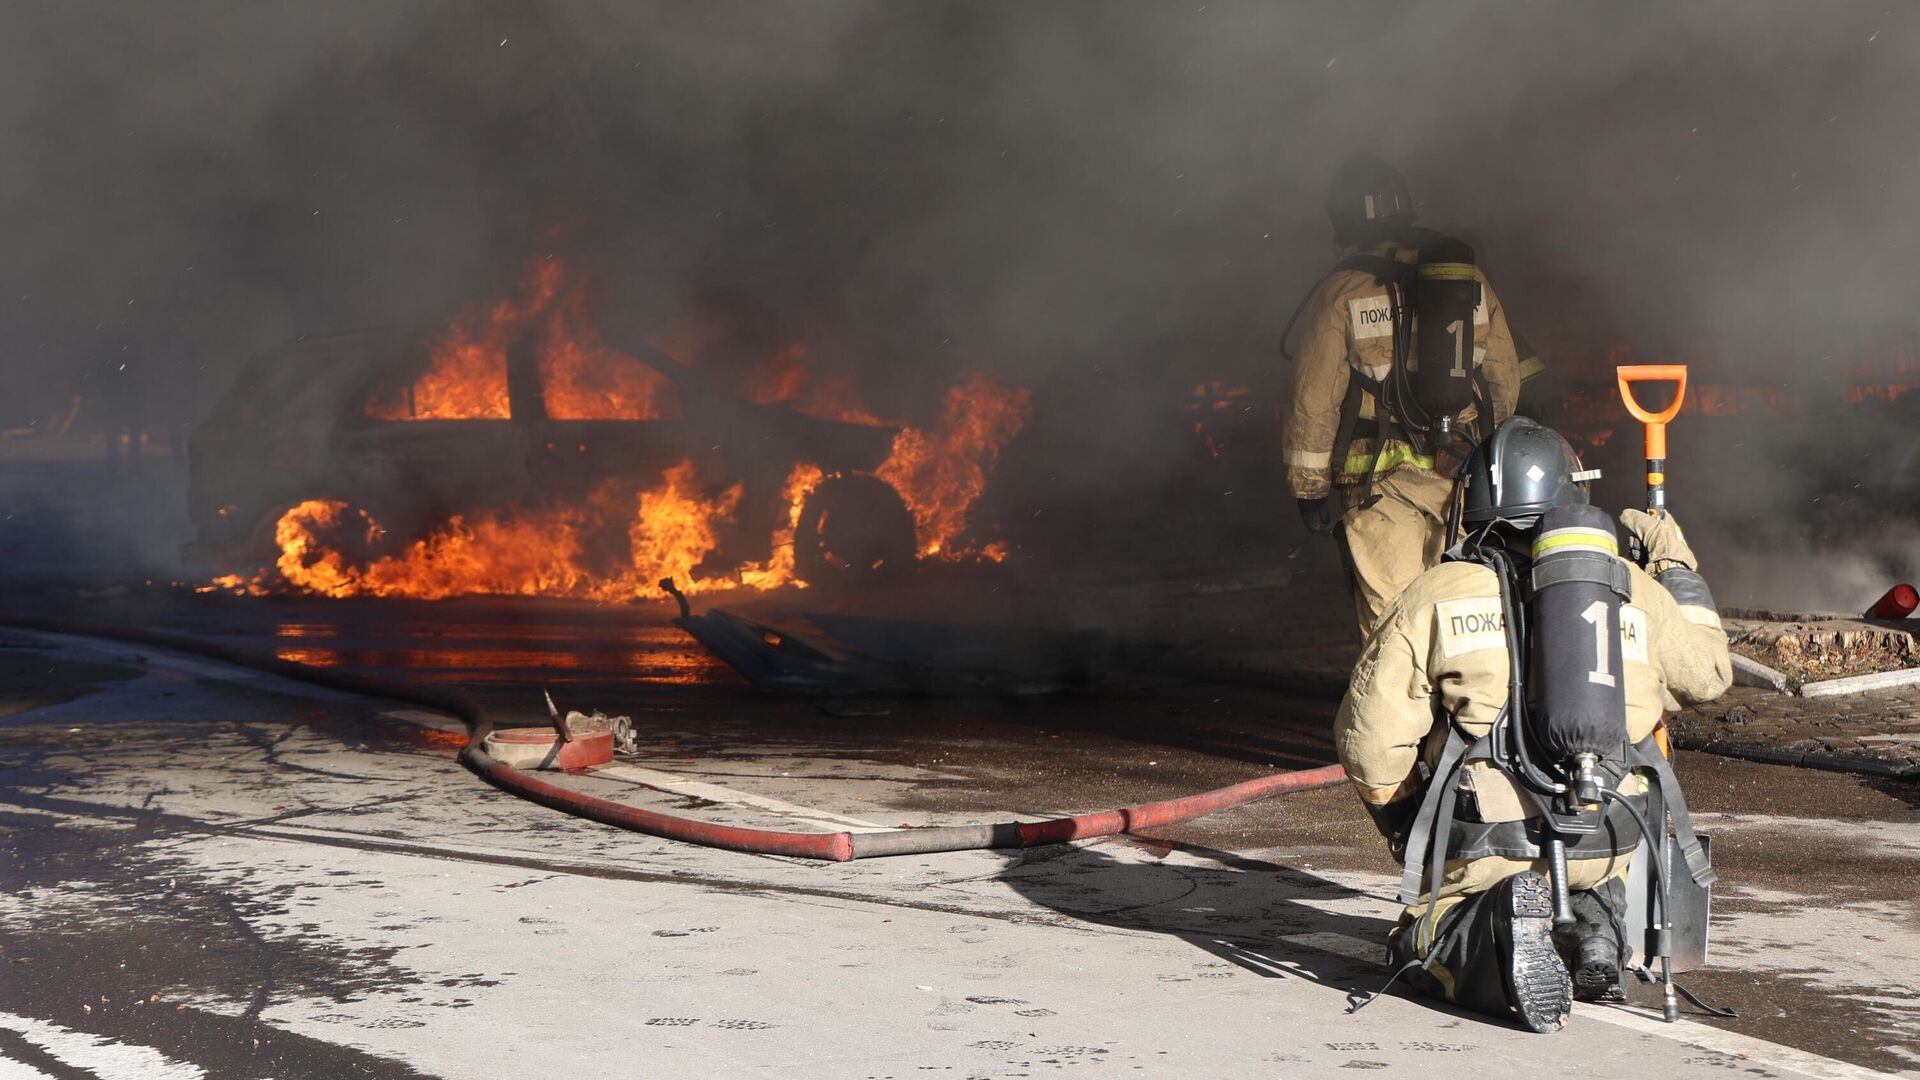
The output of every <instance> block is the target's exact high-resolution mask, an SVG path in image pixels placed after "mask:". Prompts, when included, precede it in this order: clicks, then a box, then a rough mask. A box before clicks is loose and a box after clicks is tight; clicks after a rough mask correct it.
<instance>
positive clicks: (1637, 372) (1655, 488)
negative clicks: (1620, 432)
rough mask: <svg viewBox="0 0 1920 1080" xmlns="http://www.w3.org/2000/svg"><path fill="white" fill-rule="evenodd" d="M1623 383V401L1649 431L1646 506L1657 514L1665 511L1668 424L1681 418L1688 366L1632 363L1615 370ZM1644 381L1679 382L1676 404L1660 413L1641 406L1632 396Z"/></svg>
mask: <svg viewBox="0 0 1920 1080" xmlns="http://www.w3.org/2000/svg"><path fill="white" fill-rule="evenodd" d="M1616 375H1617V377H1618V378H1619V380H1620V400H1621V401H1622V402H1623V403H1625V405H1626V406H1627V411H1628V412H1629V413H1632V414H1633V418H1634V419H1635V420H1638V421H1640V422H1641V423H1642V424H1645V425H1646V429H1647V506H1648V509H1650V510H1652V511H1653V512H1654V513H1655V514H1659V513H1660V512H1661V511H1663V510H1665V509H1666V505H1667V498H1666V483H1667V422H1668V421H1670V420H1672V419H1673V418H1674V417H1676V416H1678V415H1680V404H1681V403H1682V402H1683V401H1685V400H1686V397H1687V365H1685V364H1632V365H1628V366H1626V367H1622V368H1619V369H1617V370H1616ZM1641 382H1670V383H1677V384H1679V385H1677V386H1676V387H1675V388H1674V391H1673V401H1672V402H1671V403H1670V404H1669V405H1668V406H1667V407H1666V408H1664V409H1661V410H1660V411H1659V412H1653V411H1651V410H1649V409H1647V408H1646V407H1644V406H1642V405H1641V404H1640V403H1639V402H1638V401H1636V400H1634V397H1633V384H1634V383H1641Z"/></svg>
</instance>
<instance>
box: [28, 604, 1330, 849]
mask: <svg viewBox="0 0 1920 1080" xmlns="http://www.w3.org/2000/svg"><path fill="white" fill-rule="evenodd" d="M0 621H4V622H5V623H6V624H8V625H11V626H17V627H19V628H21V629H24V630H38V631H42V632H46V633H54V634H72V635H78V636H84V637H95V638H104V639H108V640H113V641H124V642H128V643H131V644H136V645H146V646H150V647H152V648H160V649H170V650H173V651H175V652H184V653H191V654H194V655H197V656H203V657H206V658H208V659H211V660H218V661H220V662H222V663H227V664H232V665H234V666H236V667H245V668H251V669H253V670H255V671H264V672H266V673H268V674H271V675H279V676H281V677H284V678H290V679H297V680H300V681H302V682H307V683H311V684H314V685H316V686H324V687H327V688H328V689H332V690H342V691H346V692H349V693H356V694H366V695H369V696H374V697H383V698H388V699H391V700H394V701H403V702H407V703H409V704H414V705H420V706H424V707H426V708H429V709H435V710H438V711H440V712H444V713H447V714H448V715H451V716H453V717H455V718H457V719H459V720H460V721H461V722H463V723H465V724H466V725H467V726H468V728H469V738H468V742H467V746H466V749H464V750H463V751H461V754H460V760H461V762H462V764H464V765H466V766H467V768H469V769H472V770H473V771H474V772H475V773H476V774H478V775H479V776H481V777H483V778H485V779H486V780H487V781H488V782H490V783H492V784H494V785H495V786H497V787H499V788H501V789H503V790H505V791H508V792H510V793H512V794H515V795H518V796H520V797H521V798H524V799H528V800H530V801H532V802H536V803H539V804H541V805H543V806H547V807H550V808H552V809H555V810H560V811H562V812H565V813H569V814H574V815H576V816H579V817H584V818H587V819H589V820H592V821H598V822H600V823H602V824H605V825H613V826H616V827H618V828H622V829H629V830H631V831H634V832H640V833H646V834H647V835H650V836H658V837H662V838H664V839H668V840H680V841H684V842H687V843H692V844H700V845H703V846H706V847H716V848H725V849H727V850H730V851H744V852H751V853H755V854H763V855H787V856H792V857H796V858H805V859H824V860H827V861H830V862H847V861H850V860H853V859H869V858H879V857H883V856H889V855H925V854H932V853H935V852H945V851H977V850H985V849H994V848H1029V847H1040V846H1044V845H1047V844H1064V843H1067V842H1069V841H1073V840H1088V839H1093V838H1096V837H1102V836H1113V835H1116V834H1118V833H1124V832H1133V831H1136V830H1139V829H1147V828H1154V827H1157V826H1163V825H1172V824H1176V823H1178V822H1182V821H1187V820H1189V819H1191V818H1196V817H1200V816H1202V815H1204V814H1211V813H1215V812H1218V811H1221V810H1226V809H1230V808H1232V807H1236V806H1243V805H1245V804H1247V803H1250V802H1255V801H1257V800H1260V799H1265V798H1270V797H1272V796H1275V795H1284V794H1291V793H1293V792H1298V791H1311V790H1313V789H1315V788H1323V787H1331V786H1333V785H1335V784H1338V783H1340V782H1341V781H1342V780H1344V779H1346V775H1347V774H1346V770H1344V769H1342V768H1341V767H1340V766H1338V765H1324V766H1321V767H1319V768H1313V769H1296V770H1293V771H1290V772H1281V773H1274V774H1272V775H1270V776H1262V777H1256V778H1255V779H1252V780H1247V781H1244V782H1242V783H1238V784H1233V785H1230V786H1227V787H1223V788H1216V789H1214V790H1212V791H1204V792H1201V793H1199V794H1196V795H1187V796H1183V797H1181V798H1177V799H1167V800H1164V801H1161V802H1151V803H1142V804H1140V805H1138V806H1129V807H1124V808H1121V809H1116V810H1103V811H1099V812H1096V813H1091V814H1081V815H1078V816H1074V817H1061V818H1052V819H1049V820H1046V821H1007V822H1000V823H995V824H981V825H941V826H931V827H927V828H905V829H886V830H880V831H875V832H835V833H814V832H786V831H781V830H776V829H754V828H746V827H743V826H735V825H720V824H716V823H714V822H709V821H701V820H699V819H696V818H688V817H681V816H679V815H677V814H663V813H660V812H658V811H654V810H645V809H641V808H640V807H636V806H629V805H627V804H625V803H620V802H615V801H613V800H611V799H602V798H598V797H596V796H592V795H586V794H582V793H580V792H577V791H573V790H570V789H568V788H564V787H561V786H560V785H558V784H554V783H551V782H549V781H546V780H543V779H541V778H540V777H538V776H535V775H533V774H531V773H529V772H526V771H524V770H521V769H516V768H514V767H513V766H511V765H507V764H505V763H503V762H500V761H498V760H496V759H494V757H493V756H492V755H490V754H488V753H487V752H486V751H485V750H484V749H482V743H483V737H484V736H485V735H486V733H487V732H489V731H491V730H492V729H493V727H494V723H493V720H492V718H491V717H489V716H488V715H487V712H486V710H485V709H484V708H483V707H482V706H481V705H480V704H479V703H478V702H476V701H474V700H473V699H472V698H470V697H468V696H466V695H465V694H462V693H459V692H457V691H453V690H444V689H440V688H436V687H431V686H420V685H417V684H414V683H409V682H404V681H401V680H398V679H387V678H381V677H379V676H376V675H361V674H355V673H353V672H346V671H333V670H329V669H326V668H316V667H312V666H310V665H307V664H301V663H297V662H295V661H292V660H282V659H281V658H279V657H277V656H273V655H271V654H267V653H262V652H257V651H255V650H251V649H245V648H241V647H238V646H234V645H226V644H222V643H220V642H213V641H207V640H205V639H202V638H196V637H193V636H191V635H188V634H181V633H175V632H171V631H166V630H152V629H146V628H140V627H125V626H110V625H102V624H96V623H89V622H86V621H83V620H63V619H47V618H39V617H35V616H22V615H13V614H8V615H5V616H3V617H0Z"/></svg>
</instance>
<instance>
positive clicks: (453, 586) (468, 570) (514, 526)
mask: <svg viewBox="0 0 1920 1080" xmlns="http://www.w3.org/2000/svg"><path fill="white" fill-rule="evenodd" d="M740 492H741V489H740V486H739V485H737V484H736V485H734V486H732V487H730V488H728V489H726V490H725V491H723V492H721V493H720V494H719V495H718V496H715V497H713V498H705V497H703V496H702V495H701V494H700V491H699V486H698V483H697V481H696V479H695V476H694V468H693V463H692V462H691V461H683V462H681V463H680V464H678V465H675V466H674V467H672V468H670V469H668V470H667V471H666V473H665V474H663V475H662V477H661V482H660V484H659V485H658V486H656V487H654V488H651V489H649V490H646V491H642V492H639V493H638V494H637V495H635V496H633V498H632V501H631V502H626V501H625V500H623V499H622V498H621V497H620V495H619V493H618V492H617V491H616V490H615V489H614V488H613V487H611V486H609V487H606V488H603V489H601V490H600V491H598V492H595V493H594V495H593V496H592V497H591V498H590V499H589V500H588V504H587V505H586V506H584V507H562V508H558V509H553V510H547V511H521V512H517V513H513V514H502V515H495V514H483V515H480V516H477V517H474V518H471V519H469V518H468V517H466V516H464V515H455V516H453V517H451V518H448V519H447V521H446V522H445V523H444V524H442V525H441V526H440V527H438V528H436V529H434V530H433V532H432V533H430V534H429V535H428V536H426V537H425V538H423V539H421V540H418V541H415V542H414V543H413V544H411V545H409V546H408V547H407V548H406V549H405V550H404V551H402V552H400V553H399V554H396V555H385V556H381V557H378V558H375V559H372V560H371V561H368V562H365V563H363V564H356V563H355V562H353V561H352V560H351V559H349V558H348V556H347V555H346V553H345V552H344V550H343V549H342V548H341V547H340V546H339V545H338V544H337V543H335V542H332V538H333V537H334V536H335V535H336V534H337V533H338V531H339V530H340V529H341V528H342V526H343V525H344V524H346V523H347V522H348V507H347V505H346V504H345V503H342V502H339V501H337V500H328V499H309V500H307V501H305V502H302V503H300V504H299V505H297V506H295V507H293V508H292V509H291V510H288V511H287V512H286V513H285V514H283V515H282V516H281V518H280V521H279V523H278V525H277V526H276V527H275V540H276V541H277V542H278V544H279V547H280V557H279V560H278V562H277V563H276V564H275V568H276V569H277V570H278V571H279V575H280V580H281V581H283V582H284V583H285V584H287V585H289V586H291V587H293V588H295V589H299V590H301V591H304V592H311V593H317V594H319V595H322V596H333V597H349V596H405V597H412V598H415V599H421V600H439V599H444V598H446V597H449V596H470V595H490V596H572V597H579V598H582V599H591V600H626V599H631V598H633V597H637V596H660V595H663V594H662V593H661V592H660V590H659V587H658V585H657V584H656V583H657V582H658V581H659V580H660V579H661V578H665V577H671V578H673V579H675V580H676V581H679V582H682V583H683V588H685V589H686V591H688V592H708V591H713V590H716V589H731V588H737V587H739V585H740V584H741V583H742V582H741V581H740V580H739V579H738V578H735V577H703V576H700V575H699V574H698V573H697V569H698V567H699V566H700V564H701V563H702V562H703V561H705V559H706V558H707V556H708V555H710V554H711V553H712V552H713V551H714V549H715V548H717V547H719V544H720V529H721V527H722V526H724V525H725V524H726V523H727V522H729V521H731V519H732V517H733V513H734V508H735V507H736V506H737V505H738V503H739V501H740ZM623 506H630V507H631V518H630V519H629V521H628V524H627V526H626V533H627V541H628V545H627V561H626V562H625V564H623V565H620V566H615V567H610V568H596V567H594V566H590V565H589V560H588V558H587V555H586V552H587V550H588V545H587V538H588V537H589V536H590V535H591V534H593V533H594V532H595V531H597V530H598V529H600V528H602V527H604V526H606V525H607V523H608V522H609V521H616V520H617V516H618V515H620V514H621V513H622V512H623V511H622V507H623ZM360 516H361V517H362V518H363V519H365V521H366V528H367V537H368V540H369V542H374V541H377V540H378V539H379V536H380V526H379V524H378V523H377V522H375V521H373V519H372V518H370V517H367V515H366V514H365V513H364V512H362V513H361V514H360ZM791 546H792V545H791V540H789V543H788V550H789V555H788V558H787V566H786V567H785V572H784V574H783V573H782V572H781V571H780V570H779V569H778V568H766V567H755V568H754V569H755V572H756V580H757V581H758V582H763V583H764V584H758V585H757V587H761V588H773V587H778V586H780V585H785V584H788V583H790V582H791V580H792V556H791ZM216 584H222V585H227V586H229V587H236V588H241V587H244V586H259V587H261V588H264V587H265V584H266V583H265V582H264V581H261V580H256V581H253V582H237V581H236V580H235V579H234V578H233V577H232V576H231V575H230V576H228V577H227V578H223V579H219V580H218V581H217V582H216ZM243 591H257V590H254V589H244V588H243Z"/></svg>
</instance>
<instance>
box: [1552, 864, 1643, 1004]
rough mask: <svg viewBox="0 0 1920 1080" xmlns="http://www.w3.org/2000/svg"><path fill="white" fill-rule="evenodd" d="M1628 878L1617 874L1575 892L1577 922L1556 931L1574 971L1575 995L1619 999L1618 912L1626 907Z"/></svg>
mask: <svg viewBox="0 0 1920 1080" xmlns="http://www.w3.org/2000/svg"><path fill="white" fill-rule="evenodd" d="M1626 891H1627V890H1626V882H1624V881H1622V880H1620V879H1619V878H1615V879H1613V880H1611V881H1609V882H1607V883H1606V884H1604V885H1602V886H1600V887H1599V888H1597V889H1585V890H1582V891H1580V892H1576V893H1574V894H1573V896H1572V900H1573V905H1572V906H1573V919H1574V923H1573V925H1572V926H1571V927H1568V928H1567V929H1566V930H1564V931H1555V933H1554V943H1555V944H1556V945H1558V946H1559V947H1560V955H1561V957H1562V958H1563V959H1565V960H1566V963H1567V967H1568V969H1569V970H1571V971H1572V972H1573V996H1574V997H1576V998H1578V999H1580V1000H1581V1001H1618V1000H1621V999H1622V998H1623V997H1624V996H1625V995H1624V994H1623V992H1622V991H1621V989H1620V929H1619V927H1618V926H1617V925H1616V924H1615V923H1614V916H1615V913H1616V912H1620V911H1624V910H1625V909H1626V899H1627V898H1626Z"/></svg>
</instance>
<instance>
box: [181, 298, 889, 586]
mask: <svg viewBox="0 0 1920 1080" xmlns="http://www.w3.org/2000/svg"><path fill="white" fill-rule="evenodd" d="M424 342H425V339H424V338H423V337H419V336H413V335H408V334H404V333H398V332H392V331H356V332H350V333H340V334H332V335H324V336H310V337H307V338H304V339H301V340H300V341H298V342H295V343H292V344H289V345H288V346H286V347H284V348H281V349H278V350H275V351H273V352H269V353H266V354H263V355H261V356H258V357H256V358H254V360H252V361H251V362H250V363H249V364H247V365H246V366H245V368H244V369H243V370H242V371H241V373H240V375H239V377H238V378H236V379H235V380H234V383H233V385H232V386H231V387H230V389H229V390H228V391H227V392H226V394H225V395H224V396H223V397H222V398H221V400H220V401H219V402H218V404H217V405H216V406H215V407H214V409H213V410H212V412H211V413H210V414H209V415H208V417H207V418H206V420H205V421H203V422H202V423H201V424H200V425H199V426H198V427H197V428H196V429H195V430H194V432H193V434H192V436H191V438H190V441H189V456H190V469H191V480H190V487H189V494H188V500H189V512H190V514H191V518H192V521H193V524H194V526H195V529H196V538H195V540H194V541H193V542H192V543H190V544H188V545H187V548H186V551H185V554H186V556H187V558H188V560H189V561H190V562H193V563H196V564H199V565H202V566H207V567H212V568H216V569H222V570H235V569H244V568H249V567H256V566H260V565H264V564H267V563H271V562H272V559H273V556H274V553H275V545H274V531H275V525H276V522H278V521H279V519H280V518H281V516H282V515H283V514H284V513H285V512H286V511H287V510H288V509H290V508H292V507H294V506H296V505H298V504H300V503H301V502H303V501H305V500H312V499H327V500H338V501H340V502H343V503H346V504H347V505H348V506H350V507H354V508H356V509H358V510H361V511H363V512H365V513H368V514H370V515H371V516H372V517H373V518H374V519H375V520H377V521H378V522H379V523H380V524H381V525H382V526H383V527H384V528H385V530H386V532H387V533H388V534H389V535H390V537H391V540H392V541H393V542H406V541H409V540H411V539H414V538H417V537H419V536H420V535H423V534H424V533H425V532H426V531H427V530H429V529H431V528H432V527H433V526H434V525H435V524H436V523H439V522H443V521H446V520H447V519H448V518H449V517H450V516H452V515H456V514H471V513H474V512H476V511H485V510H499V509H511V508H526V507H540V506H543V505H561V504H564V503H568V502H573V503H578V502H580V501H581V500H585V499H587V498H588V497H589V496H590V495H591V493H592V492H594V491H595V490H597V489H600V488H602V486H603V485H605V484H607V483H608V482H610V481H613V482H627V483H632V484H635V485H639V486H644V485H646V484H647V483H648V482H650V481H656V480H657V479H658V478H659V477H660V476H661V475H662V473H663V472H664V471H665V470H667V469H669V468H672V467H674V466H675V465H677V464H679V463H681V462H691V463H692V464H693V466H694V469H695V475H696V476H697V477H699V480H700V483H701V484H702V485H704V486H707V487H709V488H711V489H712V490H716V491H718V490H721V489H723V488H727V487H730V486H732V485H735V484H738V485H739V486H740V488H741V496H740V499H739V501H738V504H737V508H736V510H735V513H734V514H733V515H732V521H731V524H730V527H729V528H728V529H727V531H726V534H725V535H724V536H723V537H722V538H721V544H720V547H719V548H718V549H716V550H715V551H714V552H713V553H712V555H711V557H710V559H709V563H710V564H712V565H720V564H722V563H725V564H727V565H733V564H736V563H739V562H742V561H746V560H749V559H754V558H765V557H766V556H767V554H768V552H767V550H766V548H767V538H768V537H769V536H770V535H771V534H772V533H773V532H774V531H775V528H776V527H777V526H779V525H781V524H784V521H783V519H784V517H785V516H786V515H788V514H790V513H791V510H790V507H789V505H788V503H787V502H786V501H785V500H784V499H783V498H782V494H783V492H782V489H783V485H784V484H785V482H786V479H787V477H788V476H789V474H790V473H791V472H792V470H793V469H794V467H795V466H796V465H797V464H801V463H811V464H813V465H817V466H818V467H819V468H820V469H821V470H822V472H823V473H824V475H825V479H823V480H822V481H821V482H820V483H819V484H818V485H817V486H815V487H814V489H813V491H812V492H811V494H810V495H808V497H807V502H806V505H805V508H804V510H803V512H802V513H801V515H800V520H799V522H798V528H797V529H796V530H795V537H794V545H795V563H796V568H797V570H798V572H799V574H800V576H801V577H802V578H803V579H808V580H813V581H820V580H824V579H828V578H834V577H864V576H869V575H873V574H878V573H883V572H886V571H890V570H898V569H900V568H903V567H906V566H909V565H911V563H912V561H913V557H914V550H915V548H914V525H913V518H912V515H911V514H910V513H909V512H908V510H907V508H906V506H905V504H904V503H903V502H902V500H901V498H900V496H899V494H898V493H897V492H896V491H894V489H893V488H892V487H890V486H888V485H887V484H886V483H884V482H883V481H881V480H879V479H877V478H875V477H873V476H872V475H870V471H871V470H872V469H874V468H875V467H877V466H878V465H880V463H881V462H882V461H883V460H885V458H886V456H887V454H888V452H889V449H890V447H891V445H892V442H893V438H894V435H895V433H896V432H895V429H893V428H890V427H885V426H870V425H865V424H857V423H848V422H842V421H836V420H825V419H819V418H816V417H812V416H808V415H804V414H802V413H800V412H797V411H795V410H794V409H791V408H788V407H786V406H783V405H780V404H777V403H776V404H758V403H754V402H750V401H746V400H743V399H742V398H740V397H739V396H737V395H733V394H729V393H728V392H726V391H725V390H724V389H722V388H720V387H719V386H716V385H714V384H713V383H711V382H709V381H708V380H706V379H704V378H702V377H701V376H700V375H699V374H698V373H697V372H694V371H692V370H690V369H688V368H686V367H684V366H682V365H680V364H679V363H677V362H675V361H674V360H672V359H671V358H668V357H666V356H665V355H663V354H659V353H657V352H653V351H648V352H647V353H645V354H644V356H643V358H638V359H636V358H633V357H625V356H623V357H622V358H621V359H622V360H623V361H625V362H628V363H633V364H639V365H643V367H644V368H645V369H647V370H646V372H645V373H646V374H647V375H648V377H649V378H650V379H652V380H653V382H654V385H655V387H656V389H655V392H654V394H653V399H654V407H653V408H652V409H651V410H650V412H649V416H648V418H646V419H633V418H618V419H567V418H556V417H555V416H553V415H550V410H549V409H548V407H547V403H546V398H547V392H548V387H547V386H546V385H545V384H544V383H543V378H542V369H541V366H540V365H539V364H538V363H537V362H536V360H535V357H534V356H533V355H532V353H531V350H530V349H521V348H516V349H513V350H510V351H509V352H508V354H507V358H506V376H507V377H506V387H505V394H506V397H507V399H508V402H509V403H510V406H509V407H505V408H500V409H498V410H496V411H495V413H494V414H493V415H492V416H491V417H490V418H485V419H472V418H459V419H444V418H435V417H433V416H432V415H430V414H429V415H419V414H415V413H414V412H413V409H412V402H413V396H412V389H411V387H412V380H413V379H414V378H416V377H417V376H419V375H420V373H421V372H422V371H423V369H424V368H425V366H426V362H427V356H428V349H427V346H426V345H425V344H424ZM381 400H389V401H399V402H402V403H404V404H403V405H402V406H401V407H400V411H399V412H398V413H396V412H394V411H390V410H380V409H376V408H374V407H372V405H371V404H370V403H372V402H376V401H381ZM755 545H757V546H758V550H752V549H753V548H754V547H755Z"/></svg>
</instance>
